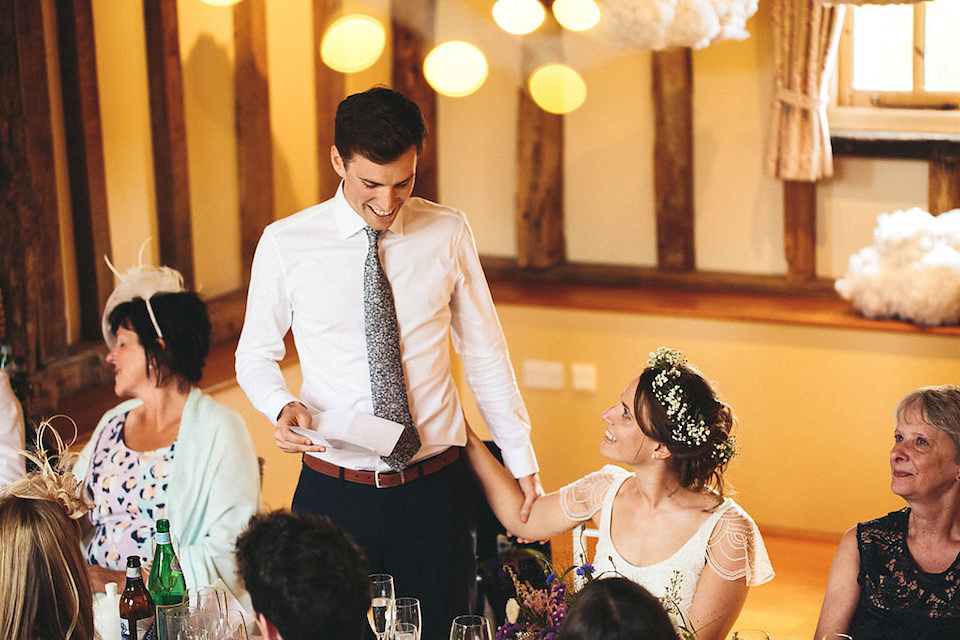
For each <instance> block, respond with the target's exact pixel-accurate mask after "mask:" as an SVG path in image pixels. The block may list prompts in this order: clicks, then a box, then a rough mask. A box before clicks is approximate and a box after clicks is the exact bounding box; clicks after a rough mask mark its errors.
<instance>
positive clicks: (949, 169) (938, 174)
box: [927, 144, 960, 215]
mask: <svg viewBox="0 0 960 640" xmlns="http://www.w3.org/2000/svg"><path fill="white" fill-rule="evenodd" d="M929 171H930V174H929V175H930V177H929V182H928V191H929V194H928V195H927V200H928V205H929V207H930V213H932V214H933V215H939V214H941V213H943V212H945V211H950V210H951V209H956V208H960V148H958V145H956V144H952V145H951V144H938V145H935V146H934V149H933V153H932V157H931V158H930V169H929Z"/></svg>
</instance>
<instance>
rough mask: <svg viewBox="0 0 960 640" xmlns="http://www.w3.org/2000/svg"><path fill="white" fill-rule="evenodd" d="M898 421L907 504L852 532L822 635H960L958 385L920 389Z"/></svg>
mask: <svg viewBox="0 0 960 640" xmlns="http://www.w3.org/2000/svg"><path fill="white" fill-rule="evenodd" d="M895 419H896V428H895V429H894V433H893V440H894V443H893V449H892V450H891V451H890V471H891V476H892V478H891V481H890V488H891V490H892V491H893V492H894V493H895V494H897V495H898V496H900V497H902V498H903V499H904V500H906V502H907V505H908V506H907V507H905V508H903V509H901V510H899V511H894V512H892V513H889V514H887V515H885V516H883V517H882V518H877V519H876V520H871V521H870V522H861V523H860V524H858V525H857V526H855V527H852V528H851V529H850V530H849V531H847V532H846V534H844V536H843V539H842V540H841V541H840V546H839V548H838V549H837V554H836V556H835V558H834V560H833V566H832V567H831V568H830V578H829V580H828V582H827V591H826V595H825V596H824V599H823V607H822V609H821V610H820V621H819V623H818V624H817V631H816V637H817V638H821V637H823V636H825V635H828V634H831V633H847V634H849V635H851V636H853V637H854V638H870V639H871V640H878V639H879V640H884V639H886V638H897V639H900V638H912V639H915V640H916V639H925V638H937V639H939V638H945V639H946V638H950V639H956V638H960V387H957V386H954V385H942V386H937V387H924V388H921V389H917V390H916V391H913V392H911V393H909V394H907V396H906V397H904V398H903V400H901V401H900V404H898V405H897V410H896V412H895Z"/></svg>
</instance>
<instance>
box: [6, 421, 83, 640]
mask: <svg viewBox="0 0 960 640" xmlns="http://www.w3.org/2000/svg"><path fill="white" fill-rule="evenodd" d="M44 430H45V427H44V425H41V427H40V430H39V433H38V436H37V442H38V443H39V442H41V437H42V434H43V432H44ZM51 431H52V429H51ZM58 440H59V439H58ZM60 449H61V450H62V449H63V447H62V446H61V447H60ZM28 456H29V457H30V458H31V459H32V460H33V462H34V463H36V465H37V467H38V469H39V470H38V471H35V472H30V473H27V474H25V475H23V476H21V477H20V478H19V479H18V480H16V481H14V482H13V483H12V484H10V485H8V486H7V487H6V488H5V489H4V490H3V491H2V493H0V638H3V639H4V640H64V639H69V640H92V639H93V637H94V630H93V593H92V590H91V588H90V581H89V579H88V578H87V571H86V565H85V563H84V560H83V556H82V554H81V552H80V525H79V524H78V522H77V519H79V518H81V517H82V516H83V515H84V514H85V513H86V512H87V509H88V505H87V504H86V503H85V502H84V500H83V494H82V492H81V485H80V484H79V483H78V482H77V480H76V478H74V477H73V474H72V473H69V472H62V471H61V466H62V461H61V464H60V465H57V468H56V469H55V468H53V467H52V466H51V464H50V461H49V460H48V459H47V456H46V455H45V454H44V453H43V451H42V450H40V451H38V453H37V454H28Z"/></svg>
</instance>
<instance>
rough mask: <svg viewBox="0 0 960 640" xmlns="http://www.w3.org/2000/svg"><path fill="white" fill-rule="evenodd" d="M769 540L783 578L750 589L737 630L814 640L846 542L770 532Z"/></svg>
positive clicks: (790, 639) (776, 637) (789, 639)
mask: <svg viewBox="0 0 960 640" xmlns="http://www.w3.org/2000/svg"><path fill="white" fill-rule="evenodd" d="M763 540H764V543H765V544H766V546H767V552H768V553H769V554H770V561H771V562H772V563H773V570H774V571H775V572H776V574H777V576H776V577H775V578H774V579H773V580H772V581H770V582H768V583H767V584H765V585H761V586H759V587H754V588H752V589H750V593H749V595H748V596H747V603H746V605H745V606H744V608H743V611H742V612H741V613H740V618H739V619H738V620H737V624H736V625H734V630H736V629H746V628H750V629H764V630H766V631H767V633H769V634H770V638H771V640H800V639H803V640H811V638H813V632H814V630H815V629H816V626H817V617H818V616H819V615H820V604H821V603H822V601H823V591H824V589H825V588H826V586H827V574H828V573H829V571H830V562H831V561H832V560H833V554H834V552H835V551H836V550H837V543H838V542H839V541H840V537H839V536H836V537H818V538H812V537H801V536H796V535H789V534H782V533H780V534H778V533H771V532H764V534H763Z"/></svg>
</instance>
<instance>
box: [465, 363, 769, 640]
mask: <svg viewBox="0 0 960 640" xmlns="http://www.w3.org/2000/svg"><path fill="white" fill-rule="evenodd" d="M602 415H603V421H604V423H605V433H604V437H603V440H602V442H601V443H600V452H601V453H602V454H603V455H604V457H606V458H607V459H609V460H610V461H611V462H614V463H617V464H612V465H607V466H605V467H603V468H602V469H600V470H599V471H595V472H593V473H591V474H589V475H587V476H585V477H584V478H581V479H580V480H577V481H576V482H574V483H572V484H570V485H567V486H566V487H564V488H562V489H560V490H559V491H556V492H554V493H550V494H548V495H546V496H543V497H541V498H539V499H538V500H537V501H536V502H535V503H534V505H533V510H532V511H531V513H530V517H529V519H528V520H527V522H526V523H524V522H522V521H521V520H520V517H519V516H520V506H521V504H522V503H523V496H522V494H521V493H520V492H519V490H518V489H517V488H516V483H515V482H513V481H512V479H511V478H510V476H509V474H508V473H506V471H505V470H504V469H503V467H502V466H500V464H499V463H498V462H497V461H496V459H495V458H494V457H493V456H492V455H491V454H490V453H489V452H488V451H487V448H486V446H485V445H484V443H483V442H482V441H481V440H480V439H479V437H478V436H477V435H476V434H475V433H473V432H471V433H470V434H469V439H468V443H467V455H468V457H469V459H470V463H471V465H472V466H473V468H474V472H475V474H476V475H477V478H478V481H479V483H480V485H481V487H482V489H483V491H484V493H485V494H486V496H487V500H488V502H489V503H490V506H491V507H492V508H493V511H494V513H495V514H496V515H497V517H498V518H499V519H500V521H501V522H502V523H503V525H504V526H505V527H506V528H507V530H508V531H510V532H511V533H513V534H515V535H517V536H520V537H521V538H527V539H532V540H542V539H546V538H551V537H554V536H557V535H560V534H562V533H564V532H567V531H570V530H572V529H573V528H575V527H576V526H577V525H579V524H581V523H584V522H590V523H592V526H594V527H596V528H597V529H598V530H599V539H598V542H597V550H596V557H595V560H594V562H593V575H594V576H603V575H607V576H611V575H621V576H623V577H626V578H629V579H631V580H633V581H635V582H637V583H639V584H640V585H641V586H643V587H645V588H646V589H647V590H648V591H650V592H651V593H652V594H653V595H654V596H656V597H658V598H660V599H661V600H662V601H663V602H664V606H665V608H666V609H667V612H668V613H669V614H670V615H671V619H672V620H673V623H674V625H675V626H676V627H677V629H678V630H680V629H686V630H687V631H695V632H696V634H697V638H698V639H699V640H713V639H721V638H726V637H727V635H728V634H729V632H730V629H731V628H732V626H733V624H734V622H735V621H736V619H737V616H738V615H739V613H740V609H741V608H742V607H743V603H744V600H745V599H746V596H747V589H748V588H749V587H751V586H753V585H758V584H763V583H764V582H767V581H768V580H770V579H772V578H773V569H772V567H771V566H770V560H769V558H768V557H767V552H766V548H765V547H764V544H763V539H762V538H761V537H760V532H759V530H758V529H757V527H756V525H755V524H754V522H753V520H752V519H751V518H750V516H749V515H747V513H746V512H745V511H744V510H743V509H742V508H741V507H740V506H739V505H738V504H737V503H736V502H734V501H733V499H731V498H729V497H725V496H724V494H723V472H724V470H725V469H726V467H727V463H729V461H730V459H731V458H732V457H733V456H734V454H735V453H736V445H735V442H734V438H733V436H732V435H731V434H730V430H731V428H732V427H733V422H734V417H733V413H732V411H731V410H730V407H729V406H727V405H726V404H724V403H723V402H722V401H721V400H720V399H719V398H718V397H717V394H716V393H715V392H714V390H713V388H712V387H711V386H710V383H709V382H708V381H707V380H706V379H705V378H704V377H703V376H702V375H701V374H700V373H699V372H698V371H697V370H696V369H695V368H694V367H692V366H691V365H690V364H688V363H687V361H686V358H685V357H684V356H683V354H681V353H680V352H679V351H677V350H675V349H667V348H664V347H661V348H660V349H658V350H657V351H656V352H655V353H651V354H650V359H649V360H648V361H647V367H646V368H645V369H644V370H643V372H642V373H641V374H640V376H639V377H637V378H634V379H633V380H631V381H630V383H629V384H628V385H627V388H626V389H625V390H624V391H623V393H622V394H621V396H620V399H619V401H618V402H617V403H616V404H615V405H614V406H612V407H610V408H609V409H607V410H606V411H604V412H603V414H602ZM625 467H626V468H625Z"/></svg>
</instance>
